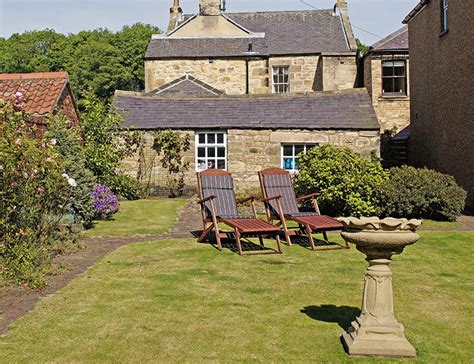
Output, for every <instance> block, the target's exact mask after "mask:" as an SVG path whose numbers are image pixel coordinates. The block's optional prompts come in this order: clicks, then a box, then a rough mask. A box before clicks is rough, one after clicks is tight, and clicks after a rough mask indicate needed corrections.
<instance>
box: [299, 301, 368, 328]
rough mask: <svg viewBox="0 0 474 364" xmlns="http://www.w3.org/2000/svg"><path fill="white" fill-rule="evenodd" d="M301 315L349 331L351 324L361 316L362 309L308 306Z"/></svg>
mask: <svg viewBox="0 0 474 364" xmlns="http://www.w3.org/2000/svg"><path fill="white" fill-rule="evenodd" d="M301 313H304V314H305V315H307V316H308V317H310V318H312V319H313V320H317V321H322V322H333V323H336V324H338V325H339V326H340V327H341V328H342V329H344V330H347V329H348V328H349V326H350V325H351V322H352V321H354V319H355V318H356V317H357V316H359V315H360V309H358V308H356V307H349V306H339V307H338V306H334V305H321V306H306V307H305V308H303V309H302V310H301Z"/></svg>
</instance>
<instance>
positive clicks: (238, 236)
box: [234, 228, 243, 255]
mask: <svg viewBox="0 0 474 364" xmlns="http://www.w3.org/2000/svg"><path fill="white" fill-rule="evenodd" d="M234 231H235V240H236V242H237V249H238V250H239V255H243V252H242V244H241V243H240V232H239V230H238V229H237V228H234Z"/></svg>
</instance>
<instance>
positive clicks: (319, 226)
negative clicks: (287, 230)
mask: <svg viewBox="0 0 474 364" xmlns="http://www.w3.org/2000/svg"><path fill="white" fill-rule="evenodd" d="M292 221H295V222H297V223H299V224H301V225H308V226H309V227H310V228H311V229H312V230H313V231H331V230H341V229H342V224H341V223H340V222H339V221H336V220H334V219H333V218H331V217H329V216H325V215H319V216H318V215H312V216H304V217H293V218H292Z"/></svg>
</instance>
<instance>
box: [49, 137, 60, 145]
mask: <svg viewBox="0 0 474 364" xmlns="http://www.w3.org/2000/svg"><path fill="white" fill-rule="evenodd" d="M50 142H51V144H52V145H56V144H57V142H58V141H57V139H56V138H53V139H51V140H50Z"/></svg>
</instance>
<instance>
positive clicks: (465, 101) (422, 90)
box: [404, 0, 474, 207]
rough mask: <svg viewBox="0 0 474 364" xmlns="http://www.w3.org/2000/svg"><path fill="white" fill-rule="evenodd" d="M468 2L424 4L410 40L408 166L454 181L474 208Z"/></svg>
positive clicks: (472, 29) (430, 0)
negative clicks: (425, 168)
mask: <svg viewBox="0 0 474 364" xmlns="http://www.w3.org/2000/svg"><path fill="white" fill-rule="evenodd" d="M472 9H473V8H472V3H471V2H470V1H450V2H449V5H448V0H422V1H420V3H419V4H418V5H417V6H416V8H415V9H414V10H413V11H412V12H411V13H410V14H409V15H408V16H407V17H406V18H405V20H404V22H405V23H407V24H408V29H409V37H410V66H411V141H410V154H409V160H410V162H411V163H412V164H414V165H416V166H419V167H422V166H427V167H429V168H433V169H435V170H438V171H440V172H443V173H448V174H451V175H453V176H454V177H455V178H456V180H457V181H458V183H460V184H461V185H462V186H463V187H464V188H465V189H466V190H467V191H468V205H469V206H471V207H474V152H473V145H474V131H473V128H474V102H473V100H472V98H473V95H474V83H473V82H472V73H473V69H474V62H473V47H474V44H473V39H474V38H473V36H474V23H473V19H472V13H473V12H472Z"/></svg>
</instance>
